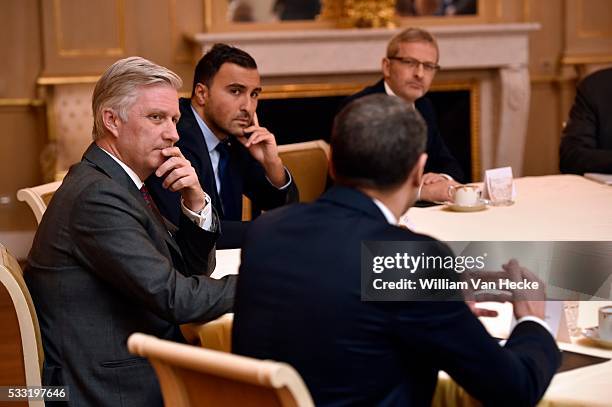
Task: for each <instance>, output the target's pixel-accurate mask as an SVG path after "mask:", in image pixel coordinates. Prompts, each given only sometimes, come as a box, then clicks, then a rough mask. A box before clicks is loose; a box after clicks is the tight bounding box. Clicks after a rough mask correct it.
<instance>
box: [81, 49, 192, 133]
mask: <svg viewBox="0 0 612 407" xmlns="http://www.w3.org/2000/svg"><path fill="white" fill-rule="evenodd" d="M153 85H169V86H172V87H173V88H174V89H176V90H179V89H180V88H181V86H182V85H183V81H182V79H181V78H180V77H179V76H178V75H177V74H175V73H174V72H172V71H171V70H169V69H167V68H164V67H163V66H160V65H157V64H155V63H153V62H151V61H149V60H147V59H144V58H142V57H129V58H125V59H120V60H119V61H117V62H115V63H114V64H112V65H111V66H110V67H109V68H108V69H107V70H106V72H104V73H103V74H102V76H101V77H100V79H99V80H98V83H96V87H95V88H94V91H93V96H92V99H91V108H92V111H93V117H94V125H93V130H92V137H93V139H94V140H97V139H99V138H100V137H102V136H103V135H104V123H103V118H102V112H103V111H104V109H109V108H110V109H113V110H115V111H116V112H117V114H118V115H119V118H120V119H121V120H122V121H123V122H126V121H127V120H128V110H129V109H130V107H131V106H132V104H133V103H134V101H135V100H136V98H137V97H138V89H139V88H141V87H143V86H153Z"/></svg>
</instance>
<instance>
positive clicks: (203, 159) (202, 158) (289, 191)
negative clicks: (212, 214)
mask: <svg viewBox="0 0 612 407" xmlns="http://www.w3.org/2000/svg"><path fill="white" fill-rule="evenodd" d="M179 107H180V110H181V118H180V120H179V122H178V124H177V130H178V133H179V135H180V139H179V141H178V142H177V143H176V145H177V146H178V147H179V148H180V149H181V152H182V153H183V155H184V156H185V158H187V159H188V160H189V161H190V162H191V165H192V166H193V168H194V169H195V171H196V173H197V175H198V178H199V179H200V184H201V185H202V188H203V189H204V191H206V193H207V194H208V195H210V198H211V200H212V204H213V207H214V208H215V209H216V210H217V213H219V216H220V218H221V234H222V236H221V238H220V240H219V242H218V243H217V245H218V247H219V248H232V247H240V245H241V242H242V234H243V233H244V229H245V228H246V225H247V224H244V223H242V222H240V219H227V218H226V217H225V215H224V213H223V208H222V207H221V200H220V199H219V194H218V192H217V187H216V182H215V173H214V172H213V168H212V164H211V162H210V155H209V154H208V148H207V147H206V142H205V141H204V135H203V134H202V131H201V130H200V127H199V126H198V123H197V121H196V118H195V115H194V114H193V111H192V109H191V100H190V99H187V98H181V99H180V100H179ZM229 171H230V176H231V177H232V181H233V183H232V187H233V195H234V199H235V201H236V202H238V203H239V205H240V209H242V195H243V194H244V195H246V196H247V197H248V198H249V199H251V201H252V203H253V206H254V207H256V208H258V209H262V210H269V209H273V208H276V207H278V206H281V205H284V204H286V203H289V202H297V200H298V192H297V187H296V186H295V182H293V181H292V182H291V184H290V185H289V186H288V187H287V188H286V189H283V190H279V189H278V188H276V187H274V186H273V185H272V184H270V182H269V181H268V179H267V178H266V173H265V171H264V169H263V167H262V166H261V164H259V163H258V162H257V161H256V160H255V159H254V158H253V157H252V156H251V154H250V153H249V151H248V150H247V149H246V148H245V147H244V146H243V145H242V144H240V143H239V142H238V141H234V142H233V143H231V148H230V161H229ZM161 183H162V180H161V179H160V178H158V177H156V176H155V174H153V175H151V177H149V179H148V180H147V186H148V187H149V190H150V191H151V195H152V196H153V198H154V199H155V202H157V204H158V206H159V209H160V212H161V213H162V214H163V215H164V216H165V217H167V218H168V219H170V220H171V221H172V222H176V221H177V220H178V217H179V213H180V195H179V194H178V193H175V192H170V191H168V190H167V189H164V188H163V187H162V186H161Z"/></svg>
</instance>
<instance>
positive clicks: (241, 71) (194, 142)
mask: <svg viewBox="0 0 612 407" xmlns="http://www.w3.org/2000/svg"><path fill="white" fill-rule="evenodd" d="M260 93H261V80H260V77H259V72H258V71H257V64H256V63H255V60H254V59H253V58H252V57H251V56H250V55H249V54H247V53H246V52H244V51H242V50H240V49H238V48H235V47H231V46H229V45H225V44H215V45H214V46H213V47H212V48H211V49H210V50H209V51H208V52H207V53H206V54H205V55H204V56H203V57H202V59H201V60H200V61H199V62H198V64H197V66H196V69H195V74H194V80H193V89H192V93H191V99H187V98H181V99H180V100H179V106H180V110H181V119H180V120H179V122H178V124H177V130H178V133H179V136H180V140H179V141H178V142H177V143H176V145H177V146H178V147H179V148H180V150H181V152H182V153H183V154H184V155H185V158H187V159H188V160H189V161H190V162H191V165H192V166H193V167H194V168H195V170H196V173H197V175H198V178H199V180H200V184H201V185H202V188H203V189H204V190H205V191H206V192H207V193H208V194H209V195H210V197H211V200H212V204H213V207H214V208H215V210H216V211H217V213H218V214H219V217H220V219H221V237H220V238H219V241H218V242H217V247H218V248H232V247H240V245H241V240H242V234H243V231H244V229H245V227H246V224H245V223H243V222H241V219H242V195H245V196H246V197H248V198H249V199H251V201H252V202H253V206H254V207H256V208H258V209H263V210H269V209H273V208H276V207H278V206H281V205H284V204H286V203H289V202H294V201H297V200H298V192H297V187H296V186H295V183H294V182H293V180H292V178H291V174H290V173H289V171H288V170H287V169H286V168H285V167H284V166H283V162H282V160H281V159H280V157H279V156H278V149H277V146H276V139H275V137H274V134H272V133H270V132H269V131H268V130H267V129H266V128H264V127H261V126H260V125H259V123H258V121H257V115H256V113H255V109H256V108H257V101H258V97H259V94H260ZM147 185H148V186H149V189H150V190H151V192H152V195H153V198H154V199H155V201H156V202H157V204H158V206H159V207H160V211H161V212H162V214H163V215H164V216H166V217H167V218H168V219H170V220H171V221H176V220H177V219H178V214H179V210H180V203H179V196H178V194H177V193H175V192H171V191H169V190H168V189H166V187H167V186H166V185H165V184H164V183H163V182H162V179H161V178H159V177H157V176H156V177H151V178H149V180H148V181H147Z"/></svg>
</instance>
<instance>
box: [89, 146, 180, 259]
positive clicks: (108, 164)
mask: <svg viewBox="0 0 612 407" xmlns="http://www.w3.org/2000/svg"><path fill="white" fill-rule="evenodd" d="M83 159H84V160H86V161H89V162H90V163H92V164H93V165H95V166H96V167H98V168H100V169H101V170H102V172H104V173H105V174H106V175H108V176H109V177H110V178H112V179H113V181H115V182H117V183H118V184H119V185H121V186H122V187H123V188H125V189H126V190H127V191H129V193H130V194H131V195H133V196H134V197H135V198H136V199H137V200H138V201H139V202H140V204H141V205H142V210H144V211H146V212H147V214H148V216H149V217H150V218H151V219H153V220H154V224H155V225H157V229H158V232H159V234H160V235H161V236H163V239H164V240H165V241H166V243H167V244H168V245H169V246H170V247H172V249H174V250H175V251H176V252H177V253H178V254H179V255H180V254H181V250H180V248H179V247H178V245H177V243H176V241H175V240H174V238H173V237H172V236H171V235H170V233H168V231H169V230H172V231H175V230H176V228H175V227H174V225H172V223H171V222H167V221H165V219H164V221H165V222H166V224H170V225H172V229H168V228H167V227H166V226H167V225H166V224H161V223H160V221H159V220H158V217H157V216H156V215H155V214H154V213H153V211H152V210H151V209H150V208H149V207H148V205H147V204H146V202H145V200H144V198H143V197H142V194H141V193H140V191H139V190H138V188H136V185H135V184H134V181H132V179H131V178H130V177H129V175H127V173H126V172H125V171H124V170H123V168H121V166H120V165H119V164H117V163H116V162H115V161H114V160H113V159H112V158H111V157H109V156H108V154H107V153H105V152H104V151H102V149H101V148H100V147H98V146H97V145H96V144H95V143H92V144H91V145H90V146H89V148H88V149H87V151H85V154H83Z"/></svg>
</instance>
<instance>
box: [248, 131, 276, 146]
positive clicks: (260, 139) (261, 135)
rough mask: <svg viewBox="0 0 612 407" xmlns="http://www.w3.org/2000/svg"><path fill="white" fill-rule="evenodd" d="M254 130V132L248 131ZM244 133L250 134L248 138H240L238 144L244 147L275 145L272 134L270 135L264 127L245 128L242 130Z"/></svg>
mask: <svg viewBox="0 0 612 407" xmlns="http://www.w3.org/2000/svg"><path fill="white" fill-rule="evenodd" d="M250 129H254V130H250ZM244 131H245V132H249V133H251V135H250V136H249V138H242V140H240V142H241V143H242V144H243V145H244V146H245V147H246V148H249V147H251V146H253V145H256V144H260V143H267V144H269V143H276V139H275V138H274V134H272V133H270V132H269V131H268V129H266V128H265V127H258V128H254V127H253V126H251V127H247V128H246V129H244Z"/></svg>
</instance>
